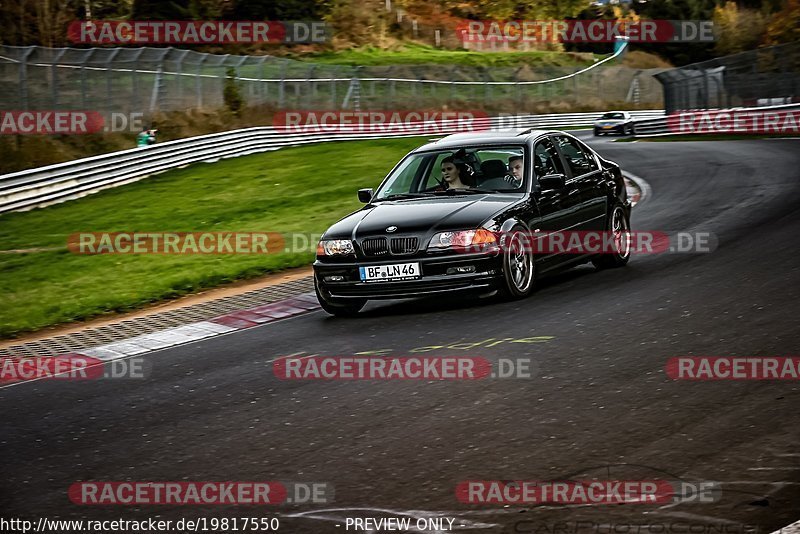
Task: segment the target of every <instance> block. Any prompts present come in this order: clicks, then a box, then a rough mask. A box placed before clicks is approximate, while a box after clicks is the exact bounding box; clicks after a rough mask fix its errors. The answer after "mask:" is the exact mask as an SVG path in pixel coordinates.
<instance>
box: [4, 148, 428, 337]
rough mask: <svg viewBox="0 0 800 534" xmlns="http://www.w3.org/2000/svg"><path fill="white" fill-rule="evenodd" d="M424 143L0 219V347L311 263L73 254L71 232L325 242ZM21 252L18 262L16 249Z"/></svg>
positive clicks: (246, 165) (169, 180)
mask: <svg viewBox="0 0 800 534" xmlns="http://www.w3.org/2000/svg"><path fill="white" fill-rule="evenodd" d="M424 141H427V138H409V139H390V140H377V141H358V142H340V143H321V144H319V145H312V146H308V147H302V148H287V149H282V150H279V151H276V152H268V153H264V154H256V155H252V156H246V157H241V158H234V159H229V160H224V161H221V162H218V163H215V164H213V165H209V164H197V165H192V166H190V167H187V168H184V169H178V170H173V171H169V172H166V173H163V174H160V175H156V176H153V177H151V178H147V179H145V180H142V181H140V182H137V183H134V184H131V185H127V186H123V187H119V188H116V189H110V190H107V191H103V192H100V193H98V194H95V195H91V196H88V197H85V198H82V199H80V200H75V201H71V202H67V203H64V204H60V205H57V206H52V207H49V208H45V209H39V210H33V211H29V212H23V213H10V214H5V215H2V216H0V292H2V298H1V299H0V304H2V305H0V337H2V338H9V337H13V336H14V335H16V334H19V333H22V332H26V331H32V330H36V329H40V328H43V327H45V326H50V325H55V324H61V323H66V322H70V321H77V320H83V319H88V318H90V317H95V316H99V315H102V314H105V313H109V312H122V311H130V310H133V309H136V308H139V307H142V306H144V305H146V304H148V303H154V302H157V301H162V300H166V299H171V298H176V297H179V296H181V295H184V294H187V293H191V292H195V291H198V290H200V289H204V288H209V287H214V286H218V285H221V284H225V283H227V282H232V281H234V280H239V279H245V278H251V277H255V276H258V275H261V274H264V273H268V272H274V271H279V270H281V269H286V268H291V267H299V266H302V265H308V264H309V263H311V261H313V253H312V252H307V253H277V254H269V255H197V256H177V255H175V256H168V255H96V256H88V255H77V254H73V253H71V252H69V251H68V250H67V248H66V242H67V237H68V236H69V235H70V234H73V233H76V232H90V231H95V232H121V231H126V232H134V231H135V232H148V231H149V232H180V231H185V232H189V231H195V232H196V231H246V232H261V231H265V232H302V233H321V232H323V231H324V230H325V229H326V228H327V227H328V226H329V225H330V224H331V223H332V222H334V221H336V220H337V219H339V218H340V217H342V216H344V215H346V214H347V213H349V212H351V211H353V210H355V209H358V207H359V206H360V204H359V202H358V199H357V198H356V190H357V189H359V188H362V187H374V186H376V185H377V184H378V183H379V181H380V179H381V178H382V177H383V176H384V175H385V174H386V173H387V172H388V171H389V170H390V169H391V167H392V166H393V165H394V164H395V163H396V162H397V161H398V160H399V159H400V158H401V157H402V156H403V155H405V154H406V153H407V152H408V151H410V150H411V149H413V148H415V147H417V146H419V145H420V144H422V143H423V142H424ZM20 250H23V251H27V252H15V251H20Z"/></svg>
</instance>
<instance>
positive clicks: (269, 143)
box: [0, 110, 663, 213]
mask: <svg viewBox="0 0 800 534" xmlns="http://www.w3.org/2000/svg"><path fill="white" fill-rule="evenodd" d="M632 114H633V116H634V118H638V119H640V120H641V119H644V118H650V117H656V116H659V115H662V114H663V111H662V110H647V111H634V112H632ZM599 116H600V113H568V114H554V115H518V116H506V117H490V118H485V119H475V120H473V125H474V127H475V129H486V130H489V129H494V130H498V129H507V128H509V127H510V126H511V125H512V124H513V127H515V128H543V129H548V128H559V127H567V126H589V125H591V124H592V122H593V121H594V120H595V119H597V118H598V117H599ZM413 124H415V123H410V124H407V125H406V126H409V125H413ZM416 124H420V123H416ZM459 126H463V125H460V124H459V123H458V122H457V121H450V122H449V123H448V122H445V123H441V122H440V123H438V126H436V127H433V128H432V127H431V126H430V125H424V126H421V127H420V129H419V131H414V132H408V131H405V132H395V133H387V132H369V133H355V132H353V133H350V132H344V133H330V132H325V133H317V132H315V133H286V132H283V131H280V130H277V129H275V128H272V127H257V128H245V129H241V130H233V131H229V132H222V133H216V134H211V135H203V136H199V137H190V138H187V139H178V140H175V141H168V142H164V143H159V144H156V145H153V146H149V147H142V148H135V149H130V150H123V151H121V152H112V153H109V154H103V155H100V156H93V157H90V158H84V159H79V160H75V161H70V162H66V163H59V164H56V165H49V166H47V167H40V168H36V169H29V170H26V171H20V172H15V173H11V174H6V175H3V176H0V213H3V212H9V211H20V210H27V209H32V208H38V207H44V206H48V205H51V204H55V203H59V202H64V201H67V200H73V199H76V198H80V197H82V196H86V195H88V194H91V193H96V192H97V191H101V190H103V189H107V188H110V187H117V186H120V185H123V184H127V183H130V182H134V181H137V180H140V179H142V178H145V177H147V176H149V175H152V174H156V173H159V172H163V171H166V170H169V169H175V168H178V167H181V166H184V165H188V164H191V163H200V162H207V163H211V162H215V161H218V160H220V159H222V158H232V157H237V156H244V155H248V154H254V153H258V152H265V151H269V150H277V149H280V148H283V147H290V146H299V145H305V144H310V143H319V142H324V141H349V140H357V139H384V138H394V137H416V136H420V135H422V136H431V135H446V134H449V133H453V132H454V131H458V130H459Z"/></svg>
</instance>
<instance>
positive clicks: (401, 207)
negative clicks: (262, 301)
mask: <svg viewBox="0 0 800 534" xmlns="http://www.w3.org/2000/svg"><path fill="white" fill-rule="evenodd" d="M520 160H521V162H522V168H521V169H520V168H519V165H516V168H515V169H513V170H512V167H514V165H515V164H516V163H518V162H520ZM450 164H452V165H450ZM452 166H455V167H457V168H458V172H459V173H463V176H462V178H463V179H464V181H465V182H468V184H469V185H468V186H465V187H461V188H450V187H448V184H447V183H445V181H444V180H443V178H442V177H443V176H444V171H445V170H452ZM358 196H359V199H360V200H361V201H362V202H365V203H366V206H364V207H363V208H362V209H360V210H358V211H356V212H354V213H352V214H350V215H348V216H346V217H344V218H343V219H341V220H340V221H338V222H337V223H335V224H334V225H332V226H331V227H330V228H329V229H328V230H327V231H326V232H325V233H324V234H323V236H322V238H321V240H320V242H319V244H318V246H317V258H316V261H315V262H314V282H315V288H316V292H317V297H318V299H319V302H320V304H321V306H322V307H323V309H325V310H326V311H327V312H329V313H331V314H334V315H352V314H355V313H357V312H358V311H359V310H360V309H361V308H362V307H363V306H364V305H365V303H366V302H367V301H368V300H371V299H398V298H411V297H421V296H430V295H436V294H442V293H450V292H453V291H473V292H477V293H479V294H481V293H482V294H487V293H496V292H500V293H501V294H503V295H505V296H506V297H510V298H521V297H525V296H527V295H528V294H529V293H530V292H531V290H532V289H533V287H534V285H535V281H536V278H537V276H540V275H542V274H544V273H546V272H548V271H552V270H555V269H561V268H565V267H570V266H572V265H577V264H580V263H585V262H588V261H593V262H594V263H595V264H596V265H597V266H598V267H603V266H620V265H624V264H625V263H627V261H628V258H629V254H630V249H629V247H622V248H620V250H619V251H617V252H614V253H612V254H602V255H596V254H556V253H554V254H534V251H533V250H532V247H524V246H516V245H518V244H519V243H517V242H516V241H515V240H518V241H519V240H520V239H522V238H524V236H525V235H526V234H528V235H530V233H532V232H537V233H538V232H557V231H563V230H570V231H586V230H589V231H611V230H614V231H619V232H625V233H626V234H625V235H628V234H627V232H628V231H629V230H630V202H629V200H628V198H627V193H626V189H625V184H624V181H623V178H622V173H621V170H620V168H619V166H618V165H617V164H616V163H614V162H612V161H609V160H607V159H604V158H603V157H601V156H600V155H598V154H597V153H596V152H595V151H594V150H592V149H591V148H589V147H588V146H587V145H585V144H584V143H583V142H581V141H580V140H578V139H576V138H575V137H573V136H571V135H569V134H567V133H564V132H558V131H531V130H528V131H524V132H520V133H511V134H509V133H507V132H503V133H501V132H493V133H479V134H456V135H451V136H448V137H445V138H444V139H441V140H438V141H435V142H431V143H428V144H426V145H425V146H422V147H420V148H418V149H416V150H414V151H412V152H411V153H410V154H408V155H407V156H406V157H405V158H403V159H402V160H401V161H400V163H398V164H397V165H396V166H395V168H394V169H393V170H392V171H391V173H389V175H388V176H387V177H386V178H385V179H384V180H383V181H382V183H381V184H380V186H379V187H378V189H377V190H376V191H374V192H373V190H372V189H362V190H360V191H359V192H358Z"/></svg>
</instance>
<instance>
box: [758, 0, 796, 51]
mask: <svg viewBox="0 0 800 534" xmlns="http://www.w3.org/2000/svg"><path fill="white" fill-rule="evenodd" d="M793 41H800V0H786V3H785V4H784V6H783V9H781V10H780V11H778V12H777V13H775V14H773V15H772V17H770V19H769V23H768V24H767V31H766V34H765V36H764V43H765V44H768V45H776V44H781V43H790V42H793Z"/></svg>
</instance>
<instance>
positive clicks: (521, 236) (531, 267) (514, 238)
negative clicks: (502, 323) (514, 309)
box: [500, 224, 536, 300]
mask: <svg viewBox="0 0 800 534" xmlns="http://www.w3.org/2000/svg"><path fill="white" fill-rule="evenodd" d="M526 235H527V236H528V239H526V238H525V236H526ZM529 239H530V233H529V232H528V231H527V230H526V228H525V227H523V226H522V225H519V224H518V225H516V226H514V227H513V228H512V229H511V231H510V232H508V233H507V234H506V235H505V236H504V237H503V240H504V241H505V242H504V243H502V244H503V246H502V247H501V248H502V249H503V283H502V285H501V287H500V294H501V296H502V297H503V298H505V299H507V300H516V299H522V298H525V297H527V296H528V295H530V294H531V291H533V286H534V283H535V281H536V261H535V260H534V258H533V247H532V245H531V243H530V242H529Z"/></svg>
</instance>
